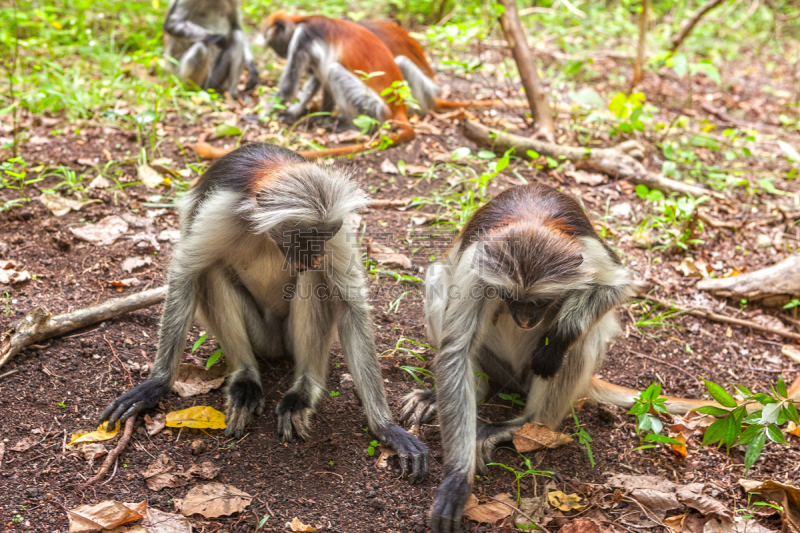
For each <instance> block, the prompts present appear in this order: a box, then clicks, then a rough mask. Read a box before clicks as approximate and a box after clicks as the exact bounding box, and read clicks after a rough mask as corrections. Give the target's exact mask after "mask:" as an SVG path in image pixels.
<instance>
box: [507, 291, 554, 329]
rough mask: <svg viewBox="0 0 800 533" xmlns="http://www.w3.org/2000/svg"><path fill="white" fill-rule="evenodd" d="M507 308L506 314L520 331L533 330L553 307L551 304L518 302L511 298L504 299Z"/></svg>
mask: <svg viewBox="0 0 800 533" xmlns="http://www.w3.org/2000/svg"><path fill="white" fill-rule="evenodd" d="M505 302H506V305H507V306H508V312H509V313H510V314H511V318H513V319H514V322H516V324H517V326H519V327H521V328H522V329H533V328H535V327H536V326H537V325H538V324H539V322H541V321H542V318H544V316H545V314H546V313H547V310H548V308H550V306H551V305H553V302H549V301H547V302H540V301H536V302H531V301H518V300H513V299H511V298H506V299H505Z"/></svg>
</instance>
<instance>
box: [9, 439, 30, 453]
mask: <svg viewBox="0 0 800 533" xmlns="http://www.w3.org/2000/svg"><path fill="white" fill-rule="evenodd" d="M34 444H35V443H34V442H33V439H32V438H30V437H24V438H22V439H20V440H19V441H17V443H16V444H15V445H13V446H9V447H8V449H9V450H11V451H12V452H27V451H28V450H30V449H31V448H32V447H33V445H34Z"/></svg>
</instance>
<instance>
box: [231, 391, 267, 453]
mask: <svg viewBox="0 0 800 533" xmlns="http://www.w3.org/2000/svg"><path fill="white" fill-rule="evenodd" d="M227 403H228V405H227V409H226V412H225V424H226V426H227V427H226V428H225V436H226V437H235V438H237V439H240V438H242V435H244V428H245V427H246V426H247V424H249V423H250V421H251V420H252V419H253V415H254V414H257V415H260V414H261V413H262V412H263V411H264V393H263V392H262V391H261V385H260V384H259V383H258V382H256V381H253V380H252V379H250V378H248V377H244V378H239V379H236V380H234V381H232V382H231V384H230V385H228V394H227Z"/></svg>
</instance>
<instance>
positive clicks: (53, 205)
mask: <svg viewBox="0 0 800 533" xmlns="http://www.w3.org/2000/svg"><path fill="white" fill-rule="evenodd" d="M39 201H40V202H42V203H43V204H44V205H45V207H46V208H47V209H48V210H49V211H50V212H51V213H53V214H54V215H55V216H57V217H63V216H64V215H66V214H67V213H69V212H70V211H72V210H73V209H74V210H75V211H79V210H80V208H81V207H83V206H84V205H86V204H87V203H89V202H87V201H83V200H76V199H74V198H65V197H63V196H61V195H60V194H57V193H44V194H42V195H41V196H40V197H39Z"/></svg>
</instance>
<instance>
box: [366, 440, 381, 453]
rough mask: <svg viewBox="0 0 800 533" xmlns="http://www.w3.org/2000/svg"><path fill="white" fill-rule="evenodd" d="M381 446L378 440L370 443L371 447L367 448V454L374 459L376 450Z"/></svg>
mask: <svg viewBox="0 0 800 533" xmlns="http://www.w3.org/2000/svg"><path fill="white" fill-rule="evenodd" d="M379 444H380V443H379V442H378V441H376V440H374V441H372V442H370V443H369V446H368V447H367V454H368V455H369V456H370V457H372V456H373V455H375V448H377V447H378V445H379Z"/></svg>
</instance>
